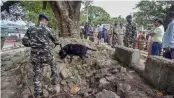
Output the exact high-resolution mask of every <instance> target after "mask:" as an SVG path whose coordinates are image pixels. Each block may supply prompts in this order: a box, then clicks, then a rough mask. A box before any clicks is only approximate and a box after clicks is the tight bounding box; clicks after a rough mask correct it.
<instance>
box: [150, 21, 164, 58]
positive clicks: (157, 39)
mask: <svg viewBox="0 0 174 98" xmlns="http://www.w3.org/2000/svg"><path fill="white" fill-rule="evenodd" d="M153 22H154V25H155V27H156V28H155V30H154V31H153V32H152V33H150V35H151V37H152V39H151V40H152V49H151V55H158V56H160V54H161V49H162V38H163V35H164V27H163V25H162V24H163V21H162V19H160V18H155V19H154V20H153Z"/></svg>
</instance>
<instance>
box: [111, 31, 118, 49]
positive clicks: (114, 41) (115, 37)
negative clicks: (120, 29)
mask: <svg viewBox="0 0 174 98" xmlns="http://www.w3.org/2000/svg"><path fill="white" fill-rule="evenodd" d="M117 44H118V38H117V34H113V37H112V46H113V47H115V46H116V45H117Z"/></svg>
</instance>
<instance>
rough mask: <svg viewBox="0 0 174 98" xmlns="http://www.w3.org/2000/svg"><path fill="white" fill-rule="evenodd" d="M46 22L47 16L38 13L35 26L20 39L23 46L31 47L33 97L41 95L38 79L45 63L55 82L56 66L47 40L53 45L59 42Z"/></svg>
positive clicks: (39, 79) (53, 83)
mask: <svg viewBox="0 0 174 98" xmlns="http://www.w3.org/2000/svg"><path fill="white" fill-rule="evenodd" d="M47 23H48V17H47V16H46V15H44V14H40V15H39V23H38V24H37V25H36V26H33V27H30V28H29V29H28V30H27V32H26V34H25V36H24V37H23V39H22V44H23V45H24V46H26V47H31V57H30V60H31V64H32V65H33V71H34V73H35V74H34V77H33V82H34V91H35V97H37V98H38V97H40V96H41V95H42V90H41V83H40V81H41V78H42V71H43V67H44V65H45V64H48V65H50V67H51V72H52V73H51V78H52V85H56V82H57V72H56V66H55V62H54V58H53V55H52V53H51V48H50V47H49V45H50V43H49V42H50V40H52V42H53V43H54V44H55V45H58V44H59V42H58V40H57V38H56V36H55V35H54V32H53V30H52V29H51V28H49V27H48V26H47Z"/></svg>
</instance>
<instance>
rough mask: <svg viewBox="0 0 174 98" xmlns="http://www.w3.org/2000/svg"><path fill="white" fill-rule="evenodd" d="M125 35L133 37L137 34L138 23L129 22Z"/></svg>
mask: <svg viewBox="0 0 174 98" xmlns="http://www.w3.org/2000/svg"><path fill="white" fill-rule="evenodd" d="M125 36H126V37H128V36H130V37H133V36H136V25H135V24H134V23H128V24H127V25H126V32H125Z"/></svg>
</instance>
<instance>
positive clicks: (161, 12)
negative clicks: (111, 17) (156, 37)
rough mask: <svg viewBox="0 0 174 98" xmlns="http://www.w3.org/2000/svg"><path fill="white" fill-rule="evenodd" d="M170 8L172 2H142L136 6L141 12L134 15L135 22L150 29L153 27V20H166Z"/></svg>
mask: <svg viewBox="0 0 174 98" xmlns="http://www.w3.org/2000/svg"><path fill="white" fill-rule="evenodd" d="M170 6H171V1H147V0H146V1H140V2H139V3H138V4H137V5H136V8H138V9H139V11H138V12H135V13H134V17H135V22H136V23H137V24H138V25H139V26H144V27H145V28H146V29H148V28H149V27H151V25H152V19H153V18H155V17H159V18H165V13H166V11H167V10H168V9H169V8H170Z"/></svg>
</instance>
